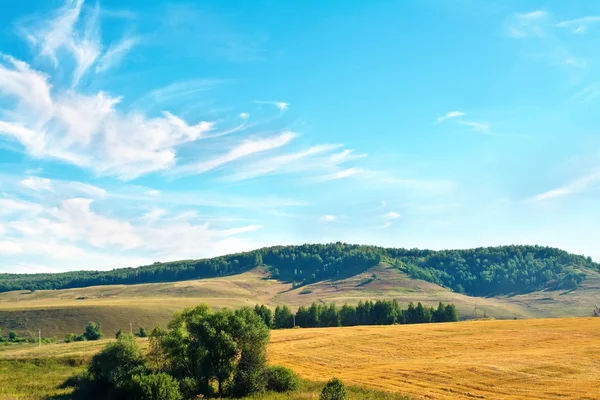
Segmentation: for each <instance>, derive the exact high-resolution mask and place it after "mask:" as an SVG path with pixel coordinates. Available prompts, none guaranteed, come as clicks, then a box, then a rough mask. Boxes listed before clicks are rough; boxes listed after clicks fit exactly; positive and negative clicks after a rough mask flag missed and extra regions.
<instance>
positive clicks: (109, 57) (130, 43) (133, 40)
mask: <svg viewBox="0 0 600 400" xmlns="http://www.w3.org/2000/svg"><path fill="white" fill-rule="evenodd" d="M139 42H140V39H139V38H137V37H129V38H124V39H122V40H121V41H120V42H118V43H116V44H113V45H111V46H110V47H109V48H108V50H106V53H104V55H103V56H102V58H100V60H99V61H98V65H97V66H96V72H103V71H106V70H108V69H110V68H113V67H114V66H116V65H117V64H119V63H120V62H121V60H122V59H123V58H124V57H125V55H126V54H127V53H128V52H129V51H130V50H131V49H132V48H133V47H134V46H136V45H137V44H138V43H139Z"/></svg>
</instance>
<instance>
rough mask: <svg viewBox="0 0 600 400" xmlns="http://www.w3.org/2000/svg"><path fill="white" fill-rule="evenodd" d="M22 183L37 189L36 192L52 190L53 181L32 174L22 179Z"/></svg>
mask: <svg viewBox="0 0 600 400" xmlns="http://www.w3.org/2000/svg"><path fill="white" fill-rule="evenodd" d="M21 185H23V186H25V187H26V188H29V189H31V190H35V191H36V192H42V191H48V192H51V191H52V181H51V180H50V179H48V178H40V177H38V176H30V177H28V178H26V179H23V180H22V181H21Z"/></svg>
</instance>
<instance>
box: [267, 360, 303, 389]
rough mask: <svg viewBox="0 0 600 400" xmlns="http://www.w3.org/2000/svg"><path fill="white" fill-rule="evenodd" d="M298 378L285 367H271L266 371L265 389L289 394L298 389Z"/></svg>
mask: <svg viewBox="0 0 600 400" xmlns="http://www.w3.org/2000/svg"><path fill="white" fill-rule="evenodd" d="M299 386H300V378H298V375H296V373H295V372H294V371H292V370H291V369H289V368H286V367H280V366H277V365H275V366H272V367H269V368H268V369H267V389H268V390H273V391H275V392H289V391H292V390H296V389H298V387H299Z"/></svg>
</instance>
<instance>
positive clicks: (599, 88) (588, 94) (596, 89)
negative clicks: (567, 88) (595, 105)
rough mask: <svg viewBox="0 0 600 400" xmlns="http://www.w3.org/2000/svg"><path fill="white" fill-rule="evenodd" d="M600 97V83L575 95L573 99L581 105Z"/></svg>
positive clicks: (589, 86)
mask: <svg viewBox="0 0 600 400" xmlns="http://www.w3.org/2000/svg"><path fill="white" fill-rule="evenodd" d="M598 96H600V82H594V83H591V84H589V85H588V86H586V87H584V88H583V89H581V90H580V91H579V92H577V93H575V94H574V95H573V96H572V99H573V100H576V101H579V102H581V103H588V102H590V101H592V100H594V99H595V98H596V97H598Z"/></svg>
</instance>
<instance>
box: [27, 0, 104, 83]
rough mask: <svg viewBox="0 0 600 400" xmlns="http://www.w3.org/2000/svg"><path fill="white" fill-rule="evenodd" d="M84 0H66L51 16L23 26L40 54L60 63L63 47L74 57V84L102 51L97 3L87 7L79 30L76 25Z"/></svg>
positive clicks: (56, 63)
mask: <svg viewBox="0 0 600 400" xmlns="http://www.w3.org/2000/svg"><path fill="white" fill-rule="evenodd" d="M82 7H83V0H68V1H67V2H66V3H65V5H64V7H63V8H61V9H60V10H58V11H57V12H56V13H55V15H54V17H53V18H52V19H50V20H47V21H36V22H35V23H34V24H32V25H33V27H32V28H29V29H27V28H26V29H25V31H26V36H27V37H28V38H29V40H30V41H31V42H32V43H33V44H34V45H35V46H37V47H38V49H39V51H40V54H41V55H42V56H46V57H48V58H50V59H51V60H52V62H53V63H54V65H55V66H56V67H58V66H59V60H58V58H59V52H60V51H61V50H65V51H67V52H68V53H70V54H71V56H72V57H73V59H74V61H75V68H74V71H73V85H74V86H75V85H77V83H79V80H80V79H81V78H82V77H83V76H84V75H85V73H86V72H87V70H88V69H89V68H90V67H91V66H92V65H93V64H94V62H96V60H97V59H98V57H99V56H100V54H101V43H100V39H99V24H98V14H99V10H100V8H99V7H98V6H96V7H94V8H92V9H90V10H89V13H88V14H87V15H86V16H85V21H84V24H83V25H84V26H83V29H82V30H81V31H78V30H77V29H76V25H77V23H78V21H79V20H80V17H81V14H82Z"/></svg>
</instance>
